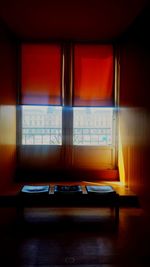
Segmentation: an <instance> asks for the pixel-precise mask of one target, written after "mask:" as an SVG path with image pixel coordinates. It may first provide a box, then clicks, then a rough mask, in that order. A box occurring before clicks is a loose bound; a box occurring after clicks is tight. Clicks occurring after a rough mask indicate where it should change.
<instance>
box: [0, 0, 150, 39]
mask: <svg viewBox="0 0 150 267" xmlns="http://www.w3.org/2000/svg"><path fill="white" fill-rule="evenodd" d="M146 2H147V1H146V0H126V1H125V0H70V1H67V0H1V1H0V18H1V19H2V20H3V21H4V22H5V23H6V24H7V26H8V27H9V28H10V29H11V30H12V32H14V33H15V34H16V35H17V37H18V38H20V39H21V40H28V41H29V40H32V41H37V40H51V39H53V40H54V39H61V40H101V41H108V40H112V39H113V38H116V37H117V36H118V35H120V34H121V33H122V32H124V31H125V30H126V29H127V28H128V27H129V26H130V25H131V24H132V22H133V21H134V19H135V18H136V17H137V16H138V15H139V14H140V12H141V11H142V10H143V8H144V6H145V4H146Z"/></svg>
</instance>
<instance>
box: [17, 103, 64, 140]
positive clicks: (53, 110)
mask: <svg viewBox="0 0 150 267" xmlns="http://www.w3.org/2000/svg"><path fill="white" fill-rule="evenodd" d="M22 144H23V145H62V108H61V107H56V106H55V107H52V106H22Z"/></svg>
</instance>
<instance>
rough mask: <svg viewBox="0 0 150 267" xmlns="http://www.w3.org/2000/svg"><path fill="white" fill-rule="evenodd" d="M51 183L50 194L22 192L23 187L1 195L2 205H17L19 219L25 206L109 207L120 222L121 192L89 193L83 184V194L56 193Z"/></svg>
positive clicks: (116, 221)
mask: <svg viewBox="0 0 150 267" xmlns="http://www.w3.org/2000/svg"><path fill="white" fill-rule="evenodd" d="M54 186H55V185H50V190H49V192H48V194H34V195H33V194H21V193H20V192H21V190H20V189H21V188H20V187H18V188H17V189H15V190H12V191H9V192H8V193H4V194H1V195H0V207H15V208H16V210H17V216H18V219H22V218H23V217H24V209H25V208H34V207H43V208H45V207H58V208H59V207H75V208H76V207H80V208H84V207H86V208H88V207H89V208H90V207H94V208H95V207H96V208H101V207H107V208H110V209H113V210H114V219H115V223H116V225H118V223H119V194H118V193H116V191H114V193H113V194H89V193H88V192H87V190H86V186H85V185H81V188H82V194H55V193H54Z"/></svg>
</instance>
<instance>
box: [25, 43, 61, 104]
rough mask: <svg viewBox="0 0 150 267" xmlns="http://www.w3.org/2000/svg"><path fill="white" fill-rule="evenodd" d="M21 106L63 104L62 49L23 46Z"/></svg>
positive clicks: (57, 47) (49, 46)
mask: <svg viewBox="0 0 150 267" xmlns="http://www.w3.org/2000/svg"><path fill="white" fill-rule="evenodd" d="M21 60H22V61H21V104H33V105H34V104H37V105H38V104H42V105H48V104H50V105H60V104H61V47H60V46H59V45H39V44H38V45H37V44H23V45H22V50H21Z"/></svg>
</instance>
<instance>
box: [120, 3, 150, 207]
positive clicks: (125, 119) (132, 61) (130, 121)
mask: <svg viewBox="0 0 150 267" xmlns="http://www.w3.org/2000/svg"><path fill="white" fill-rule="evenodd" d="M149 25H150V7H148V8H147V9H146V10H144V12H143V13H142V15H141V16H140V17H139V18H138V19H137V20H136V22H135V24H134V25H133V26H132V27H131V28H130V30H129V31H128V32H126V33H125V34H124V36H122V37H121V38H120V47H121V53H120V131H121V142H122V148H123V157H124V164H125V165H124V167H125V177H126V184H127V185H128V186H129V187H130V188H131V189H132V190H133V191H134V192H135V193H137V194H138V195H139V196H140V202H141V204H142V206H143V207H144V208H145V210H150V206H149V204H148V203H150V194H149V188H150V177H149V154H150V138H149V133H150V41H149V37H150V31H149Z"/></svg>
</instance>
